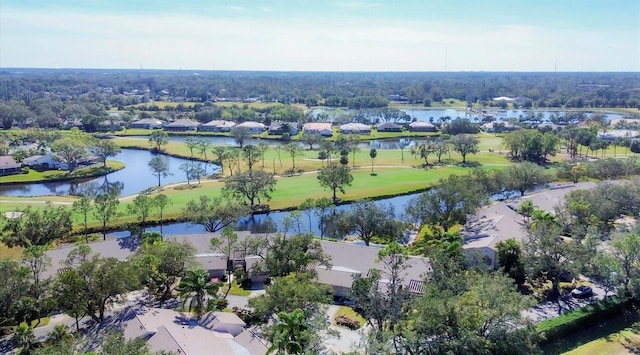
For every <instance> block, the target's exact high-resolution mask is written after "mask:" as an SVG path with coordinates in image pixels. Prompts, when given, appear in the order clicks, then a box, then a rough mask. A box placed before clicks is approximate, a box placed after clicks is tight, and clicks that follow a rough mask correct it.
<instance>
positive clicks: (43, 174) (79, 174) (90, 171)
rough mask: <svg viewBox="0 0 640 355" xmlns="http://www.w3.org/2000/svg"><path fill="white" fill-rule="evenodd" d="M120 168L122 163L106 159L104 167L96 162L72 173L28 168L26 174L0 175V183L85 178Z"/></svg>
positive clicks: (122, 166)
mask: <svg viewBox="0 0 640 355" xmlns="http://www.w3.org/2000/svg"><path fill="white" fill-rule="evenodd" d="M122 168H124V164H123V163H121V162H119V161H112V160H107V167H106V168H105V167H104V166H102V164H96V165H91V166H88V167H85V168H80V169H77V170H75V171H73V172H72V173H69V172H67V171H65V170H44V171H38V170H35V169H28V172H27V173H26V174H14V175H7V176H2V177H0V184H2V183H23V182H47V181H58V180H72V179H85V178H91V177H97V176H102V175H106V174H109V173H112V172H114V171H118V170H120V169H122Z"/></svg>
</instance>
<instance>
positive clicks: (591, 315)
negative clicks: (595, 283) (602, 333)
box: [536, 298, 631, 342]
mask: <svg viewBox="0 0 640 355" xmlns="http://www.w3.org/2000/svg"><path fill="white" fill-rule="evenodd" d="M630 303H631V300H629V299H622V298H609V299H604V300H600V301H598V302H595V303H593V304H590V305H588V306H585V307H582V308H579V309H576V310H573V311H571V312H568V313H565V314H563V315H561V316H559V317H556V318H551V319H547V320H544V321H542V322H540V323H538V325H537V327H536V330H537V331H538V333H539V334H541V335H542V336H543V338H544V341H545V342H552V341H554V340H557V339H560V338H562V337H564V336H566V335H568V334H571V333H573V332H575V331H578V330H580V329H583V328H585V327H588V326H591V325H594V324H597V323H599V322H602V321H603V320H606V319H608V318H611V317H613V316H615V315H617V314H619V313H620V312H622V311H623V310H624V309H625V307H627V306H628V305H629V304H630Z"/></svg>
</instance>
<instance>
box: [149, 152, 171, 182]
mask: <svg viewBox="0 0 640 355" xmlns="http://www.w3.org/2000/svg"><path fill="white" fill-rule="evenodd" d="M147 165H148V166H149V170H151V174H152V175H153V176H155V177H157V178H158V186H160V178H163V177H167V176H169V175H171V173H170V172H169V163H167V161H166V160H165V159H163V158H162V157H161V156H159V155H158V156H155V157H153V158H151V160H150V161H149V163H147Z"/></svg>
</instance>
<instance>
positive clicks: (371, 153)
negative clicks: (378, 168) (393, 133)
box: [369, 148, 378, 174]
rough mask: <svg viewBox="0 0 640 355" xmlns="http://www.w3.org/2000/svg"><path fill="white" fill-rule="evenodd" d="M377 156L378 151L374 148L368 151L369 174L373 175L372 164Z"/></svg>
mask: <svg viewBox="0 0 640 355" xmlns="http://www.w3.org/2000/svg"><path fill="white" fill-rule="evenodd" d="M377 156H378V151H377V150H376V148H371V150H369V158H371V174H373V163H374V161H375V160H376V157H377Z"/></svg>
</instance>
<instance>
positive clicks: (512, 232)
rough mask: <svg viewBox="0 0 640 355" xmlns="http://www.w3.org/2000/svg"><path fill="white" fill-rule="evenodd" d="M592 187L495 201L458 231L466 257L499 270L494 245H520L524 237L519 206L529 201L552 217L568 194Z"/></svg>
mask: <svg viewBox="0 0 640 355" xmlns="http://www.w3.org/2000/svg"><path fill="white" fill-rule="evenodd" d="M595 186H596V183H594V182H581V183H578V184H564V185H556V186H552V187H551V188H549V189H547V190H544V191H540V192H536V193H533V194H530V195H526V196H524V197H521V198H516V199H510V200H505V201H496V202H494V203H492V204H491V205H488V206H485V207H483V208H481V209H480V210H479V211H478V212H477V213H476V214H475V215H474V216H473V217H472V218H469V220H468V221H467V223H466V224H465V225H464V227H463V228H462V229H461V230H460V233H461V234H462V236H463V238H464V244H463V248H464V249H465V251H466V252H467V256H468V257H470V258H477V257H481V258H483V259H484V261H485V262H487V264H489V265H492V266H493V267H498V260H497V253H498V250H497V244H498V243H500V242H503V241H506V240H507V239H514V240H516V241H517V242H520V243H521V242H523V241H524V239H525V238H526V236H527V229H526V224H525V221H524V218H523V217H522V215H520V214H519V213H518V212H517V211H518V209H519V207H520V205H521V204H522V202H524V201H526V200H531V202H533V204H534V206H536V207H537V208H540V209H542V210H544V211H545V212H549V213H554V212H555V207H556V206H558V205H560V204H562V203H563V202H564V199H565V196H566V195H567V194H568V193H569V192H571V191H574V190H578V189H590V188H593V187H595Z"/></svg>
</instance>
